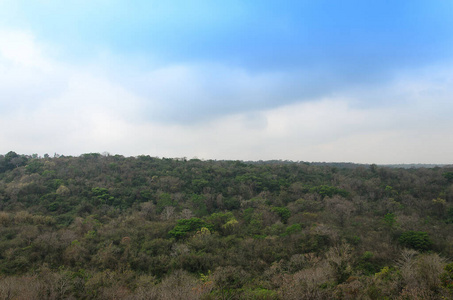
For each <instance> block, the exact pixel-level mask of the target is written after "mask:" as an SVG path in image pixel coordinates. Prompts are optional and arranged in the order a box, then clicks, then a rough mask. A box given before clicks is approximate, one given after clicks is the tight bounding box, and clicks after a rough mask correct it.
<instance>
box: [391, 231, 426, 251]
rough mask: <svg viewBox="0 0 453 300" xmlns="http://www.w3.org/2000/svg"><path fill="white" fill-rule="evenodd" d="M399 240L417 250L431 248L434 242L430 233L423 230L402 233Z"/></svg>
mask: <svg viewBox="0 0 453 300" xmlns="http://www.w3.org/2000/svg"><path fill="white" fill-rule="evenodd" d="M398 241H399V243H400V244H401V245H403V246H405V247H408V248H412V249H415V250H417V251H427V250H430V249H431V246H432V244H433V242H432V241H431V239H430V238H429V236H428V233H427V232H423V231H406V232H404V233H403V234H401V236H400V237H399V239H398Z"/></svg>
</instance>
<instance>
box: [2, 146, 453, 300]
mask: <svg viewBox="0 0 453 300" xmlns="http://www.w3.org/2000/svg"><path fill="white" fill-rule="evenodd" d="M0 209H1V211H0V232H1V233H0V274H1V277H0V299H11V298H14V297H16V298H17V299H30V297H31V298H34V297H35V296H33V295H38V297H39V298H43V299H114V298H115V299H285V300H286V299H357V298H361V299H383V298H385V297H388V298H392V299H417V297H418V299H442V297H445V298H449V297H452V295H453V284H452V282H453V263H451V261H452V258H453V167H452V166H442V167H439V166H436V167H433V168H423V167H420V168H402V167H401V168H397V167H392V168H391V167H386V166H377V165H353V164H334V165H332V164H324V163H318V164H315V163H306V162H288V161H269V162H265V161H264V162H263V161H260V162H242V161H214V160H210V161H202V160H198V159H190V160H187V159H185V158H182V159H172V158H155V157H150V156H138V157H124V156H121V155H101V154H98V153H89V154H83V155H81V156H80V157H69V156H58V155H56V156H55V157H49V156H47V155H46V157H44V158H41V157H38V156H36V155H34V156H28V155H19V154H16V153H15V152H9V153H7V154H5V155H1V156H0ZM30 295H31V296H30ZM445 298H444V299H445ZM14 299H15V298H14Z"/></svg>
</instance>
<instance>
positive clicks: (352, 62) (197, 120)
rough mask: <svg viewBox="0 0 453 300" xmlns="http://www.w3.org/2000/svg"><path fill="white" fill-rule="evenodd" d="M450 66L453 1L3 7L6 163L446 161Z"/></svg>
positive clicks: (49, 1) (70, 2)
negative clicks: (106, 158)
mask: <svg viewBox="0 0 453 300" xmlns="http://www.w3.org/2000/svg"><path fill="white" fill-rule="evenodd" d="M452 61H453V2H451V1H417V0H414V1H398V0H396V1H351V0H343V1H322V0H320V1H202V0H198V1H190V0H186V1H179V0H178V1H165V2H164V1H122V0H110V1H106V0H99V1H87V0H77V1H76V0H67V1H56V0H41V1H25V0H15V1H12V0H0V122H1V124H0V125H1V126H2V128H5V129H2V130H1V131H0V152H7V151H9V150H15V151H16V152H21V153H28V154H30V153H39V154H43V153H46V152H47V153H54V152H57V153H61V154H67V155H78V154H81V153H84V152H103V151H107V152H110V153H120V154H124V155H139V154H149V155H152V156H165V157H182V156H185V157H189V158H190V157H200V158H206V159H211V158H212V159H245V160H249V159H250V160H259V159H291V160H303V161H352V162H365V163H411V162H420V163H424V162H426V163H451V153H453V135H452V133H450V132H451V130H449V129H451V128H453V121H451V120H450V119H453V118H451V117H450V115H451V112H452V109H453V88H451V86H453V85H452V81H453V71H450V70H453V68H452V66H453V65H452ZM6 128H8V129H6Z"/></svg>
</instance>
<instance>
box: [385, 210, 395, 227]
mask: <svg viewBox="0 0 453 300" xmlns="http://www.w3.org/2000/svg"><path fill="white" fill-rule="evenodd" d="M384 223H385V225H386V226H387V227H389V228H392V227H394V226H395V224H396V216H395V214H394V213H388V214H386V215H385V216H384Z"/></svg>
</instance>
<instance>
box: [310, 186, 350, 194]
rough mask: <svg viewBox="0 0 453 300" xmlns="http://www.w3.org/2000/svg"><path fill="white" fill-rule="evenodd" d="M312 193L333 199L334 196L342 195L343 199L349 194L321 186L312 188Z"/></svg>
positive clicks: (332, 187) (334, 188) (331, 187)
mask: <svg viewBox="0 0 453 300" xmlns="http://www.w3.org/2000/svg"><path fill="white" fill-rule="evenodd" d="M310 192H311V193H318V194H319V195H321V196H322V197H332V196H334V195H340V196H342V197H347V196H348V195H349V193H348V192H347V191H345V190H342V189H339V188H336V187H334V186H328V185H321V186H315V187H312V188H310Z"/></svg>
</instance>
